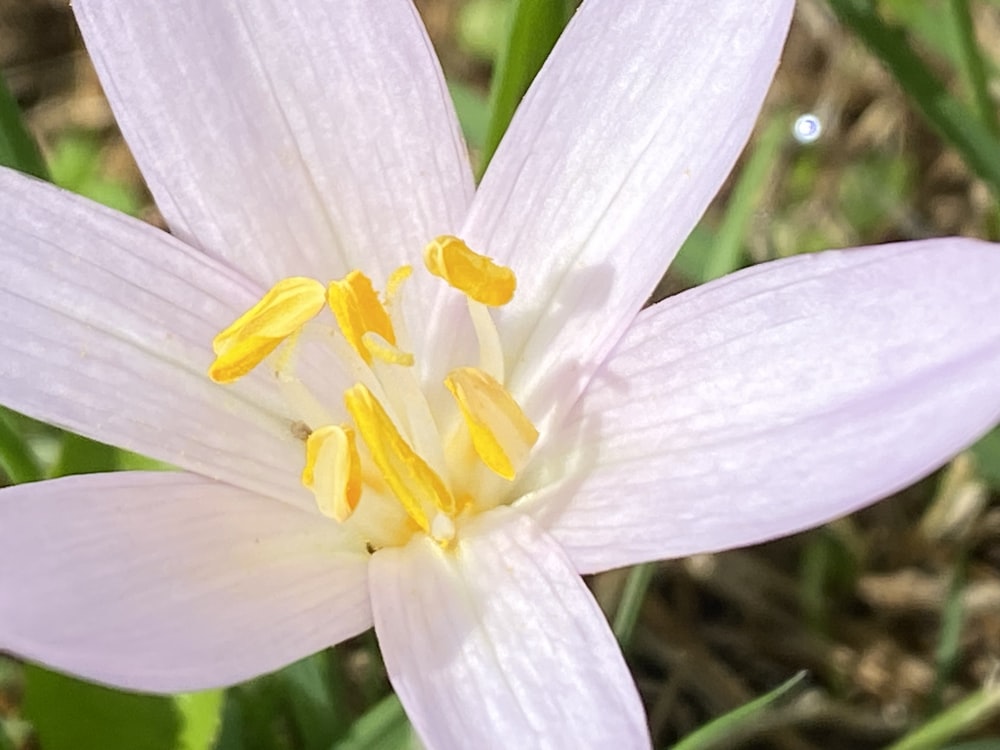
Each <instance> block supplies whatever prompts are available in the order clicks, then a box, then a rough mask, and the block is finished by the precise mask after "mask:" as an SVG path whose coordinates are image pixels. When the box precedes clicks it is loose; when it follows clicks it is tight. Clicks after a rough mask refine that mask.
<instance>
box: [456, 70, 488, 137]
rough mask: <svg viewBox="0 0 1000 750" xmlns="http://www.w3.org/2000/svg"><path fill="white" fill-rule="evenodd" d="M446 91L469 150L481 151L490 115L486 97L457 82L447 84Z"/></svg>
mask: <svg viewBox="0 0 1000 750" xmlns="http://www.w3.org/2000/svg"><path fill="white" fill-rule="evenodd" d="M448 91H450V92H451V100H452V102H454V104H455V113H456V114H457V115H458V122H459V124H461V126H462V133H463V134H464V135H465V141H466V143H468V145H469V147H470V148H473V149H476V150H477V151H478V150H481V149H482V147H483V144H485V143H486V129H487V128H488V127H489V124H490V113H489V109H488V104H487V102H486V97H485V96H483V95H482V94H480V93H479V92H478V91H476V90H475V89H474V88H472V87H471V86H466V85H465V84H464V83H458V82H457V81H449V82H448Z"/></svg>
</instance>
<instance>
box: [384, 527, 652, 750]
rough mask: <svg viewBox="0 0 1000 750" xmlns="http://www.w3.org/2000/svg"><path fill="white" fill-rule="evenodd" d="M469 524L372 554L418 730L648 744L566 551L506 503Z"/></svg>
mask: <svg viewBox="0 0 1000 750" xmlns="http://www.w3.org/2000/svg"><path fill="white" fill-rule="evenodd" d="M501 511H502V512H501ZM474 524H475V525H474V526H471V527H468V528H466V529H463V530H462V531H460V541H459V542H458V544H457V546H456V547H455V548H453V549H450V550H444V551H442V550H441V549H440V548H439V547H438V546H437V545H436V544H435V543H434V542H433V541H430V540H428V539H427V538H424V537H421V538H420V539H417V540H415V541H413V542H412V543H411V544H410V545H409V546H408V547H404V548H395V549H383V550H380V551H379V552H376V553H375V555H373V556H372V564H371V573H370V585H371V597H372V611H373V615H374V618H375V632H376V634H377V635H378V639H379V646H380V647H381V650H382V655H383V657H384V659H385V663H386V668H387V669H388V671H389V679H390V680H391V681H392V685H393V687H394V688H395V690H396V693H397V694H398V695H399V698H400V700H401V701H402V703H403V707H404V708H405V709H406V712H407V714H408V715H409V717H410V720H411V721H412V722H413V725H414V726H415V727H416V729H417V732H418V733H419V734H420V736H421V739H423V741H424V742H425V743H426V745H427V746H428V747H429V748H433V749H434V750H440V749H442V748H480V747H511V748H514V747H525V748H527V747H579V748H583V747H593V748H598V747H621V748H639V747H648V746H649V738H648V735H647V730H646V726H645V719H644V717H643V711H642V706H641V704H640V702H639V696H638V694H637V693H636V689H635V685H634V684H633V682H632V678H631V676H630V675H629V672H628V669H627V668H626V666H625V662H624V661H623V659H622V655H621V652H620V651H619V650H618V646H617V644H616V643H615V639H614V637H613V636H612V634H611V630H610V628H609V627H608V624H607V621H606V620H605V619H604V615H603V614H602V613H601V610H600V609H599V608H598V606H597V604H596V602H595V601H594V599H593V597H591V595H590V592H589V591H588V590H587V587H586V586H585V585H584V584H583V581H581V580H580V578H579V576H578V575H577V574H576V573H575V572H574V570H573V567H572V565H571V563H570V562H569V560H568V559H567V558H566V556H565V555H564V553H563V552H562V551H561V550H560V549H559V548H558V546H556V545H555V544H553V542H552V540H551V539H550V538H549V537H548V536H547V535H546V534H545V533H544V532H542V531H540V530H539V528H538V527H537V526H536V525H535V524H533V523H532V522H531V521H530V520H529V519H527V518H526V517H524V516H521V515H519V514H516V513H512V512H511V511H509V510H507V509H506V508H503V509H498V510H496V511H493V512H491V513H488V514H485V515H484V516H481V517H480V518H479V519H477V520H476V521H475V522H474Z"/></svg>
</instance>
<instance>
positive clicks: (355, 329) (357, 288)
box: [327, 271, 396, 364]
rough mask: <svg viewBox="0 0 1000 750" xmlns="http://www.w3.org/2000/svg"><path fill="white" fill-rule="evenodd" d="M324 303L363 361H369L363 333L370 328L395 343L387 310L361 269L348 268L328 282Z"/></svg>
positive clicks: (369, 357) (369, 354)
mask: <svg viewBox="0 0 1000 750" xmlns="http://www.w3.org/2000/svg"><path fill="white" fill-rule="evenodd" d="M327 302H328V303H329V305H330V309H331V310H333V314H334V316H335V317H336V318H337V324H338V325H339V326H340V330H341V332H342V333H343V334H344V338H346V339H347V340H348V341H349V342H350V344H351V346H353V347H354V349H355V351H357V353H358V354H360V355H361V358H362V359H363V360H364V361H365V363H366V364H371V361H372V355H371V352H369V351H368V348H367V347H366V346H365V344H364V335H365V334H366V333H368V332H369V331H371V332H374V333H377V334H378V335H379V336H381V337H382V338H383V339H385V340H386V341H388V342H389V343H390V344H392V345H393V346H395V345H396V334H395V332H394V331H393V330H392V321H390V320H389V313H387V312H386V309H385V307H384V306H383V305H382V302H381V301H379V298H378V295H377V294H375V289H374V288H373V287H372V282H371V279H369V278H368V277H367V276H365V275H364V274H363V273H361V271H351V272H350V273H349V274H347V276H345V277H344V278H343V280H341V281H331V282H330V286H329V287H328V288H327Z"/></svg>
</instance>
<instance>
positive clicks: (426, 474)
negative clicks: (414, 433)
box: [344, 383, 455, 532]
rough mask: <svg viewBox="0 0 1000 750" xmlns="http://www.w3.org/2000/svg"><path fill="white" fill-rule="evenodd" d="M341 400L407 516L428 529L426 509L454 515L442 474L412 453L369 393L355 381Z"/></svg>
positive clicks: (450, 497)
mask: <svg viewBox="0 0 1000 750" xmlns="http://www.w3.org/2000/svg"><path fill="white" fill-rule="evenodd" d="M344 402H345V403H346V404H347V411H348V412H350V414H351V417H352V418H353V419H354V424H355V426H356V427H357V428H358V433H359V434H360V435H361V439H362V440H363V441H364V443H365V445H366V446H367V447H368V451H369V453H371V457H372V461H373V462H374V463H375V465H376V466H377V467H378V470H379V472H380V473H381V474H382V478H383V479H385V483H386V484H387V485H388V486H389V489H391V490H392V492H393V494H394V495H395V496H396V498H397V499H398V500H399V502H400V503H401V504H402V505H403V507H404V508H405V509H406V512H407V514H409V516H410V518H412V519H413V520H414V521H415V522H416V523H417V525H418V526H420V528H421V529H423V530H424V531H425V532H430V530H431V528H430V522H429V520H428V511H433V510H437V511H441V512H442V513H445V514H447V515H453V514H454V513H455V500H454V498H453V497H452V495H451V493H450V492H449V491H448V488H447V487H446V486H445V484H444V482H442V481H441V477H439V476H438V475H437V474H436V473H435V472H434V470H433V469H431V468H430V466H428V465H427V463H426V462H425V461H424V460H423V459H422V458H421V457H420V456H418V455H417V454H416V453H415V452H414V450H413V449H412V448H411V447H410V445H409V444H408V443H407V442H406V440H405V439H404V438H403V436H402V435H401V434H400V433H399V430H397V429H396V426H395V425H394V424H393V423H392V420H391V419H390V418H389V415H388V414H386V411H385V409H384V408H383V407H382V404H380V403H379V402H378V399H376V398H375V396H373V395H372V392H371V391H370V390H368V389H367V388H366V387H365V386H364V385H362V384H361V383H358V384H357V385H354V386H353V387H351V388H349V389H348V390H347V391H346V392H345V393H344Z"/></svg>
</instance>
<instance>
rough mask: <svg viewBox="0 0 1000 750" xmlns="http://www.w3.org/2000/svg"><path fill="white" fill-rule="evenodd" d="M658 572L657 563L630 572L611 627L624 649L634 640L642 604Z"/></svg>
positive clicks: (641, 566) (638, 567)
mask: <svg viewBox="0 0 1000 750" xmlns="http://www.w3.org/2000/svg"><path fill="white" fill-rule="evenodd" d="M655 572H656V563H643V564H642V565H636V566H635V567H634V568H632V570H630V571H629V572H628V579H626V581H625V590H624V591H622V600H621V602H619V603H618V611H617V612H615V621H614V623H613V624H612V625H611V629H612V630H613V631H614V634H615V637H616V638H617V639H618V642H619V643H620V644H621V645H622V647H623V648H624V647H625V646H627V645H628V644H629V642H630V641H631V640H632V633H633V632H635V624H636V622H638V620H639V610H640V609H642V602H643V600H644V599H645V598H646V590H647V589H648V588H649V583H650V581H652V580H653V573H655Z"/></svg>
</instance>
